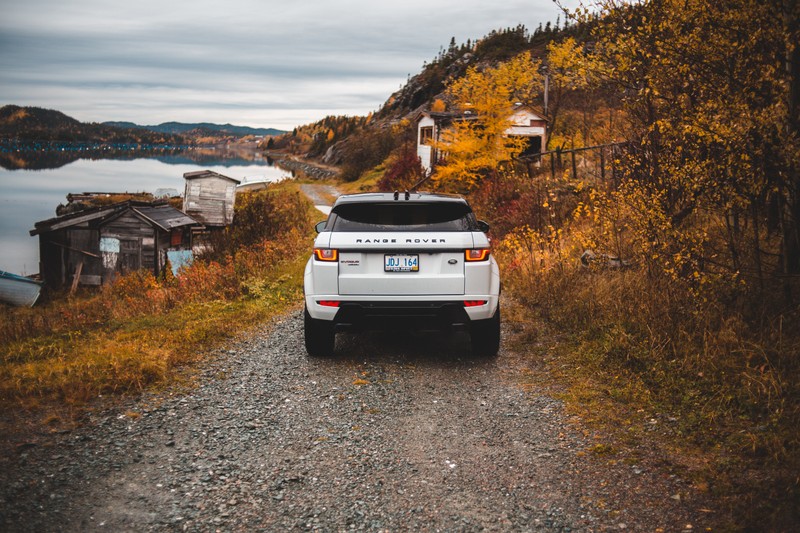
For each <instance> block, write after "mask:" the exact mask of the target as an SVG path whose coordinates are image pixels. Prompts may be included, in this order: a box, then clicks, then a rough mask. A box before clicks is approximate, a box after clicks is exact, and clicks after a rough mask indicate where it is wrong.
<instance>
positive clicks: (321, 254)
mask: <svg viewBox="0 0 800 533" xmlns="http://www.w3.org/2000/svg"><path fill="white" fill-rule="evenodd" d="M314 257H316V258H317V261H338V260H339V250H335V249H334V250H331V249H328V248H314Z"/></svg>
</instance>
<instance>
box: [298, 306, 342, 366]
mask: <svg viewBox="0 0 800 533" xmlns="http://www.w3.org/2000/svg"><path fill="white" fill-rule="evenodd" d="M303 319H304V320H303V332H304V334H305V340H306V351H307V352H308V355H311V356H313V357H327V356H330V355H333V347H334V344H335V342H336V332H335V331H334V330H333V327H331V324H329V323H328V322H327V321H325V320H317V319H314V318H311V315H309V314H308V309H305V310H304V312H303Z"/></svg>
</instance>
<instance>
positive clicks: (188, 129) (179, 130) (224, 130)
mask: <svg viewBox="0 0 800 533" xmlns="http://www.w3.org/2000/svg"><path fill="white" fill-rule="evenodd" d="M103 125H105V126H113V127H116V128H129V129H131V128H136V129H143V130H148V131H154V132H157V133H173V134H177V135H184V134H188V133H198V132H200V133H204V134H214V133H218V134H219V133H221V134H224V135H236V136H239V137H244V136H246V135H258V136H274V135H281V134H283V133H286V131H285V130H278V129H275V128H250V127H247V126H235V125H233V124H212V123H210V122H195V123H188V124H187V123H184V122H162V123H161V124H157V125H154V126H141V125H139V124H135V123H133V122H103Z"/></svg>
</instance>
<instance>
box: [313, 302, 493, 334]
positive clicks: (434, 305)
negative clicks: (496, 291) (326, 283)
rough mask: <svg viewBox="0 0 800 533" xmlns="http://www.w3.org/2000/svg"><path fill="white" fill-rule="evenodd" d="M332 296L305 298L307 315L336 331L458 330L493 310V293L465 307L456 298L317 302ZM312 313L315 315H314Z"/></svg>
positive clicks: (484, 318)
mask: <svg viewBox="0 0 800 533" xmlns="http://www.w3.org/2000/svg"><path fill="white" fill-rule="evenodd" d="M328 299H332V298H321V297H309V296H307V297H306V307H307V308H308V311H309V314H310V315H311V316H312V317H313V318H316V319H320V320H329V321H331V322H332V324H333V326H334V327H335V329H336V330H337V331H345V330H389V329H415V330H437V331H441V330H461V329H467V328H468V327H469V325H470V323H472V322H473V321H476V320H486V319H489V318H491V317H492V316H493V315H494V312H495V310H496V309H497V303H498V298H497V297H496V296H492V297H490V296H482V297H471V298H467V300H485V301H486V304H484V305H479V306H475V307H465V306H464V299H459V300H433V299H431V300H404V301H397V300H390V301H387V300H379V299H363V300H342V301H341V302H340V304H339V306H338V307H329V306H322V305H320V304H319V302H320V301H325V300H328ZM315 315H316V316H315Z"/></svg>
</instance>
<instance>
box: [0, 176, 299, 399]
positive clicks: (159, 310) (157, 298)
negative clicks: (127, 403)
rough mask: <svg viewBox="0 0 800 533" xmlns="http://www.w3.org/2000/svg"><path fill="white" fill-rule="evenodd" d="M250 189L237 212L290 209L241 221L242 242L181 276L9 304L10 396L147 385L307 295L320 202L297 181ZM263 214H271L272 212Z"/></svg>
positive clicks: (4, 360)
mask: <svg viewBox="0 0 800 533" xmlns="http://www.w3.org/2000/svg"><path fill="white" fill-rule="evenodd" d="M262 195H263V196H266V195H269V197H270V200H268V201H267V202H264V201H260V200H258V199H253V198H247V199H246V200H245V201H243V202H242V203H241V205H240V207H239V208H238V211H237V215H239V214H241V215H242V218H244V219H247V218H248V217H250V218H252V217H253V216H254V215H253V214H252V213H251V211H254V210H256V211H257V210H260V209H263V207H264V205H265V203H266V204H280V205H281V206H282V209H281V210H280V211H279V212H278V214H272V215H271V218H269V221H268V223H269V228H264V227H259V228H258V232H252V233H250V234H249V238H248V232H247V231H243V230H241V228H238V235H237V242H238V244H239V246H237V247H229V248H228V249H226V250H224V253H220V254H219V255H218V257H217V258H216V259H207V260H195V261H194V262H193V263H192V264H191V265H190V266H188V267H184V268H182V270H181V271H180V273H179V275H178V276H172V275H170V274H168V275H166V276H164V277H162V278H161V279H156V278H155V277H154V276H153V275H152V274H151V273H149V272H146V271H138V272H133V273H131V274H128V275H125V276H122V277H120V278H118V279H117V280H116V281H114V282H113V283H111V284H108V285H106V286H104V287H102V288H101V289H100V290H99V291H97V292H96V293H86V294H82V295H78V296H76V297H69V298H65V299H61V300H54V301H52V302H50V303H49V304H47V305H45V306H42V307H36V308H32V309H8V308H3V309H2V310H0V312H1V313H2V317H0V318H2V319H0V400H2V401H3V402H6V403H7V402H12V403H14V402H21V403H23V404H26V403H31V402H33V403H36V402H37V401H39V400H46V401H58V402H66V403H71V404H76V403H82V402H85V401H87V400H89V399H90V398H92V397H94V396H97V395H98V394H104V393H118V392H127V391H132V390H141V389H142V388H144V387H146V386H148V385H150V384H152V383H154V382H159V381H164V380H165V379H168V378H169V377H170V376H171V375H174V372H175V370H176V369H177V368H179V367H180V366H182V365H185V364H187V363H192V362H195V361H198V360H200V359H202V358H203V357H205V355H206V353H207V352H208V350H209V349H210V348H212V347H214V346H216V345H218V344H219V343H220V342H222V341H224V339H225V338H228V337H229V336H231V335H233V334H235V333H236V332H237V331H239V330H241V329H242V328H245V327H249V326H250V325H251V324H254V323H258V322H259V321H262V320H264V319H266V318H267V317H268V316H271V314H273V313H274V312H276V311H278V310H280V309H285V308H287V307H288V306H291V305H293V304H294V302H296V301H298V298H299V294H300V293H301V288H302V267H303V263H304V260H305V256H306V255H307V248H308V246H309V243H310V231H311V220H312V219H311V212H312V210H313V207H312V206H311V205H310V203H308V202H307V201H305V199H303V198H301V197H299V196H298V195H297V194H296V191H293V190H289V191H286V190H283V189H274V190H268V191H267V192H265V193H262ZM262 220H263V216H262Z"/></svg>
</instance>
